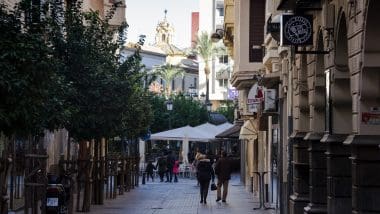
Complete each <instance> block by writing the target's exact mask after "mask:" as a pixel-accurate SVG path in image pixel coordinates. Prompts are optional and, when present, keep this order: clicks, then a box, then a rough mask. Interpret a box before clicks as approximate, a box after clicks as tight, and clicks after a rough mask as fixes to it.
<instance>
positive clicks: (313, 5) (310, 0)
mask: <svg viewBox="0 0 380 214" xmlns="http://www.w3.org/2000/svg"><path fill="white" fill-rule="evenodd" d="M295 9H297V10H321V9H322V5H321V0H281V1H280V3H279V4H278V6H277V10H295Z"/></svg>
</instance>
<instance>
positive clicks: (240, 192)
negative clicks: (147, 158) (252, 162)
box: [90, 175, 275, 214]
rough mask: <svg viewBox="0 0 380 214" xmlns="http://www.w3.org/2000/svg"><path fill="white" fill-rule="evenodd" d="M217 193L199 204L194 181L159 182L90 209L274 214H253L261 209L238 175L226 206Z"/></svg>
mask: <svg viewBox="0 0 380 214" xmlns="http://www.w3.org/2000/svg"><path fill="white" fill-rule="evenodd" d="M215 199H216V191H212V192H211V191H210V192H209V196H208V197H207V204H206V205H204V204H200V203H199V201H200V198H199V187H197V183H196V180H195V179H188V178H181V179H179V182H178V183H165V182H163V183H161V182H159V179H158V178H156V179H155V181H154V182H152V181H149V182H147V183H146V184H145V185H141V184H140V186H139V187H137V188H135V189H133V190H131V191H130V192H126V193H125V194H124V195H122V196H118V198H117V199H116V200H106V201H105V203H104V205H93V206H91V211H90V213H99V214H118V213H120V214H121V213H122V214H126V213H128V214H161V213H162V214H211V213H213V214H222V213H226V214H227V213H232V214H235V213H236V214H243V213H256V214H272V213H275V211H274V210H253V208H254V207H257V206H259V203H258V202H257V201H258V200H257V199H254V198H253V197H252V194H250V193H249V192H247V191H246V190H244V188H243V186H242V185H241V184H240V181H239V177H238V175H234V176H233V178H232V180H231V181H230V184H229V194H228V197H227V203H221V202H215Z"/></svg>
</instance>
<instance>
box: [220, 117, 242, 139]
mask: <svg viewBox="0 0 380 214" xmlns="http://www.w3.org/2000/svg"><path fill="white" fill-rule="evenodd" d="M242 125H243V121H236V122H235V124H234V125H233V126H232V127H231V128H229V129H227V130H225V131H223V132H221V133H219V134H217V135H216V136H215V138H219V139H223V138H224V139H239V134H240V129H241V127H242Z"/></svg>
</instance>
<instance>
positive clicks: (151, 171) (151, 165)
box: [145, 161, 156, 182]
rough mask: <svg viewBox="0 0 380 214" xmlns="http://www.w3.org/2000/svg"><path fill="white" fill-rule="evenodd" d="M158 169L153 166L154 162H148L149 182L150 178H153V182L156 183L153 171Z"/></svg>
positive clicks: (147, 178)
mask: <svg viewBox="0 0 380 214" xmlns="http://www.w3.org/2000/svg"><path fill="white" fill-rule="evenodd" d="M155 169H156V167H155V166H154V165H153V163H152V161H148V165H146V169H145V172H146V181H149V177H151V178H152V182H154V177H153V170H155Z"/></svg>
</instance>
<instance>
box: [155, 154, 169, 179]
mask: <svg viewBox="0 0 380 214" xmlns="http://www.w3.org/2000/svg"><path fill="white" fill-rule="evenodd" d="M156 168H157V170H158V175H159V176H160V182H163V181H164V174H165V172H166V171H167V170H168V168H167V162H166V157H165V156H161V157H160V158H158V161H157V165H156Z"/></svg>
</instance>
